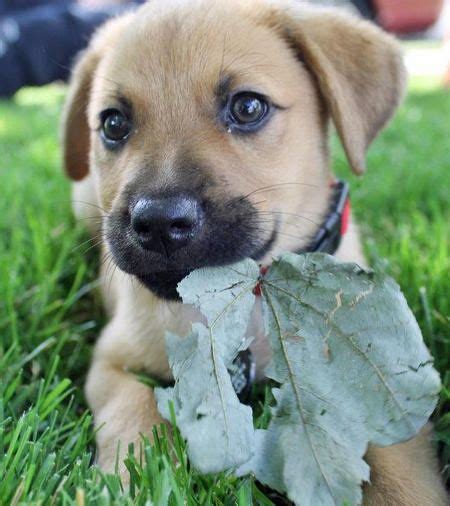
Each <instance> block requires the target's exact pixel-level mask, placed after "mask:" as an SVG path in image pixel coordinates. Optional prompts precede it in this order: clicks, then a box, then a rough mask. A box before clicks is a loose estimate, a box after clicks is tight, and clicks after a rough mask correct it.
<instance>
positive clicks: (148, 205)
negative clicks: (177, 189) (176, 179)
mask: <svg viewBox="0 0 450 506" xmlns="http://www.w3.org/2000/svg"><path fill="white" fill-rule="evenodd" d="M130 214H131V226H132V228H133V230H134V232H135V233H136V235H137V238H138V240H139V243H140V244H141V246H142V247H143V248H145V249H147V250H151V251H157V252H160V253H165V254H167V255H170V254H171V253H172V252H173V251H175V250H177V249H178V248H181V247H182V246H185V245H186V244H187V243H188V242H190V241H191V240H192V239H194V238H195V237H196V236H197V235H198V233H199V232H200V230H201V227H202V223H203V210H202V207H201V205H200V203H199V202H198V200H196V199H195V198H194V197H190V196H187V195H179V196H171V197H165V198H151V197H140V198H139V200H138V201H137V202H136V204H135V205H134V206H133V207H132V209H131V210H130Z"/></svg>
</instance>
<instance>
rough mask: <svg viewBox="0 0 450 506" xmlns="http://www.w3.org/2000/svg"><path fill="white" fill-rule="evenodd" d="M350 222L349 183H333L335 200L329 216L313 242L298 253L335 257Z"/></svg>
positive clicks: (332, 202)
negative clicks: (314, 252)
mask: <svg viewBox="0 0 450 506" xmlns="http://www.w3.org/2000/svg"><path fill="white" fill-rule="evenodd" d="M349 220H350V196H349V187H348V183H346V182H345V181H336V182H335V183H333V199H332V201H331V205H330V209H329V211H328V215H327V217H326V218H325V222H324V223H323V224H322V226H321V227H320V229H319V231H318V232H317V234H316V237H315V238H314V240H313V241H311V243H310V244H309V245H308V246H307V247H306V248H304V249H302V250H300V251H298V253H307V252H313V251H321V252H323V253H328V254H329V255H334V254H335V253H336V251H337V249H338V248H339V245H340V244H341V240H342V237H343V236H344V235H345V233H346V232H347V229H348V224H349Z"/></svg>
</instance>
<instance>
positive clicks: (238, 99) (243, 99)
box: [230, 93, 269, 127]
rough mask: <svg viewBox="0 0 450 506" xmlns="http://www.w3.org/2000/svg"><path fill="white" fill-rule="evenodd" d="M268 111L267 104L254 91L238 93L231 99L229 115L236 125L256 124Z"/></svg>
mask: <svg viewBox="0 0 450 506" xmlns="http://www.w3.org/2000/svg"><path fill="white" fill-rule="evenodd" d="M268 112H269V104H268V103H267V101H266V100H265V99H264V98H263V97H262V96H261V95H258V94H256V93H239V94H237V95H235V96H234V97H233V98H232V99H231V104H230V116H231V120H232V122H233V123H235V124H236V125H237V126H246V127H254V126H258V125H259V124H260V123H261V121H262V120H263V119H264V118H265V117H266V116H267V113H268Z"/></svg>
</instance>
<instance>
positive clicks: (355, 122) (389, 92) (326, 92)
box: [269, 6, 406, 174]
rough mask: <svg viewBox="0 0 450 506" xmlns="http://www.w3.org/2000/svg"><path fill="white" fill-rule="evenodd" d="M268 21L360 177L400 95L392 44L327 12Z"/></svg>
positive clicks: (299, 11) (275, 14)
mask: <svg viewBox="0 0 450 506" xmlns="http://www.w3.org/2000/svg"><path fill="white" fill-rule="evenodd" d="M274 19H275V20H276V23H275V25H274V24H273V21H274ZM269 22H271V23H272V27H273V28H276V29H277V30H278V31H279V32H280V34H281V35H282V36H283V37H284V38H285V39H286V40H287V41H288V43H289V44H290V45H291V46H292V47H293V48H294V50H295V51H296V53H297V55H298V57H299V58H300V59H301V60H302V61H304V62H305V64H306V65H307V67H308V68H309V70H310V71H311V72H312V74H313V75H314V76H315V78H316V81H317V85H318V88H319V90H320V93H321V94H322V97H323V99H324V101H325V104H326V105H327V108H328V110H329V112H330V114H331V117H332V119H333V122H334V124H335V126H336V129H337V132H338V134H339V137H340V139H341V142H342V144H343V146H344V149H345V152H346V155H347V158H348V161H349V163H350V166H351V167H352V169H353V171H354V172H355V173H356V174H362V173H363V172H364V170H365V154H366V151H367V148H368V146H369V144H370V143H371V141H372V140H373V139H374V138H375V136H376V135H377V133H378V132H379V131H380V129H381V128H382V127H383V126H384V125H385V124H386V123H387V121H388V120H389V119H390V117H391V116H392V114H393V112H394V110H395V108H396V107H397V105H398V104H399V102H400V100H401V98H402V97H403V93H404V89H405V83H406V72H405V68H404V64H403V59H402V56H401V53H400V50H399V46H398V45H397V43H396V41H395V40H394V38H393V37H391V36H389V35H387V34H386V33H384V32H383V31H382V30H380V29H379V28H377V27H376V26H375V25H373V24H372V23H369V22H367V21H362V20H360V19H358V18H356V17H353V16H350V15H346V14H343V13H341V12H339V11H338V10H333V9H315V8H311V7H301V6H296V7H288V8H286V9H285V10H283V9H279V8H278V9H277V8H275V9H274V10H273V11H272V13H271V15H270V19H269Z"/></svg>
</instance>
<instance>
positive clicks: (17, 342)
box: [0, 0, 450, 506]
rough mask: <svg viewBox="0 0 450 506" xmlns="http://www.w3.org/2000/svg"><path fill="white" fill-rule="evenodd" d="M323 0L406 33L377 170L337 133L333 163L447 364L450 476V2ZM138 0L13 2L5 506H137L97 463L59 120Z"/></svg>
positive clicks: (3, 161) (3, 236) (86, 301)
mask: <svg viewBox="0 0 450 506" xmlns="http://www.w3.org/2000/svg"><path fill="white" fill-rule="evenodd" d="M150 1H151V0H150ZM159 1H164V0H159ZM311 1H312V2H313V3H317V4H322V5H323V4H327V5H331V4H333V5H339V6H340V7H342V8H344V9H349V10H352V11H354V12H355V13H357V14H358V15H360V16H363V17H365V18H368V19H370V20H372V21H373V22H374V23H377V24H379V25H381V26H382V27H383V28H385V29H386V30H388V31H390V32H392V33H393V34H395V35H396V36H398V37H399V38H400V39H401V44H402V47H403V50H404V54H405V60H406V64H407V67H408V70H409V73H410V81H409V87H408V94H407V97H406V98H405V101H404V103H403V104H402V106H401V107H400V109H399V111H398V113H397V114H396V116H395V118H394V119H393V121H392V122H391V123H390V125H389V126H388V128H387V129H386V130H384V131H383V132H382V134H381V135H380V136H379V138H378V139H377V140H376V141H375V142H374V143H373V145H372V146H371V148H370V151H369V154H368V163H367V165H368V170H367V173H366V174H365V175H364V177H363V178H357V177H356V176H353V175H351V174H350V171H349V170H348V166H347V162H346V159H345V156H344V153H343V150H342V148H341V147H340V145H339V142H338V140H337V138H336V136H334V137H333V143H332V147H333V149H332V163H333V169H334V170H335V171H336V172H337V174H339V175H340V176H341V177H343V178H345V179H347V180H348V181H349V182H350V184H351V192H352V209H353V210H354V215H355V217H356V220H357V222H358V223H359V224H360V228H361V231H362V237H363V239H364V247H365V253H366V255H367V259H368V263H369V264H370V265H373V266H376V267H378V268H380V269H384V270H386V271H387V272H388V273H389V274H390V275H392V276H393V277H394V278H395V279H396V280H397V281H398V282H399V284H400V286H401V288H402V290H403V292H404V294H405V296H406V298H407V300H408V303H409V305H410V307H411V309H412V310H413V312H414V314H415V315H416V318H417V320H418V322H419V325H420V328H421V329H422V332H423V336H424V339H425V342H426V344H427V345H428V347H429V349H430V351H431V353H432V355H433V356H434V357H435V366H436V368H437V369H438V370H439V372H440V373H441V378H442V383H443V388H442V392H441V396H440V401H439V405H438V407H437V409H436V411H435V413H434V414H433V417H432V420H433V423H434V427H435V433H434V434H435V436H434V437H435V438H436V442H437V443H438V446H439V453H440V458H441V460H440V461H441V470H442V475H443V478H444V479H445V480H447V483H449V484H450V297H449V289H448V279H449V272H450V254H449V234H450V227H449V223H450V213H449V194H450V129H449V127H450V26H449V21H450V0H353V1H350V0H333V1H331V0H322V1H319V0H311ZM136 3H138V2H136ZM136 3H133V2H131V3H129V2H128V3H127V2H124V1H122V2H121V1H111V0H80V1H78V2H74V1H72V0H0V188H1V197H0V477H1V479H0V504H2V505H3V504H5V505H6V504H12V505H16V504H17V505H18V504H55V505H59V504H64V505H72V504H73V505H78V506H79V505H80V504H86V505H90V504H93V505H97V504H102V505H103V504H105V505H106V504H120V505H121V504H124V505H125V504H126V505H129V504H135V503H134V502H126V500H121V499H119V496H120V487H119V485H118V482H117V477H116V479H115V480H112V481H111V480H109V481H107V479H106V478H105V477H104V476H102V475H99V474H98V471H97V470H96V468H95V467H93V466H91V465H90V464H91V463H92V461H93V455H94V433H93V429H92V424H91V415H90V413H89V410H88V409H87V406H86V401H85V398H84V395H83V384H84V381H85V377H86V371H87V368H88V364H89V362H90V355H91V350H92V344H93V342H94V340H95V339H96V337H97V336H98V334H99V332H100V329H101V328H102V326H103V325H104V324H105V315H104V313H103V309H102V305H101V300H100V297H99V295H98V290H97V289H98V283H97V271H98V264H99V260H98V254H97V252H96V251H95V248H94V246H95V241H94V244H93V242H92V238H91V239H89V237H88V236H87V234H86V231H85V230H84V227H83V224H82V223H81V224H80V223H78V224H77V223H75V221H74V219H73V216H72V211H71V197H70V184H69V181H67V179H66V177H65V176H64V174H63V171H62V169H61V167H62V163H61V154H60V146H59V139H58V137H59V127H58V125H59V121H60V115H61V108H62V104H63V101H64V96H65V93H66V85H65V81H66V80H67V78H68V76H69V73H70V68H71V65H72V62H73V60H74V58H75V57H76V54H77V53H78V52H79V51H80V50H82V49H83V48H84V47H86V45H87V43H88V40H89V38H90V36H91V35H92V33H93V31H94V30H95V29H96V27H97V26H99V24H101V23H103V22H104V21H105V20H106V19H107V18H108V17H110V16H113V15H115V14H117V13H120V12H122V11H124V10H127V9H130V8H135V6H136ZM155 459H156V460H155V461H154V462H152V467H151V472H149V473H147V474H146V473H145V472H142V473H141V472H140V473H141V475H142V477H143V478H142V479H143V480H144V481H143V485H142V486H140V488H139V492H136V494H138V493H139V498H140V499H141V501H140V502H139V504H144V503H145V504H162V503H160V502H158V499H157V497H158V495H157V494H158V490H159V489H158V486H159V484H161V483H165V482H166V481H167V480H168V478H167V476H169V475H170V473H171V472H172V471H171V470H170V469H169V467H168V466H169V464H167V462H166V463H164V462H163V461H160V460H157V457H155ZM155 469H156V470H155ZM158 469H159V471H158ZM177 472H178V471H177ZM155 473H156V474H155ZM158 473H159V474H158ZM164 473H166V474H164ZM167 473H169V474H167ZM146 476H151V477H152V478H151V479H149V481H148V482H147V481H145V480H147V478H146ZM170 476H172V475H170ZM180 476H181V475H180ZM170 479H172V477H171V478H170ZM183 479H184V478H183ZM164 480H166V481H164ZM170 483H172V482H171V481H170ZM183 483H184V481H183ZM183 487H188V488H189V487H191V488H192V491H193V492H192V494H194V495H195V496H199V497H200V496H202V494H203V496H202V497H207V498H208V501H209V502H205V503H202V504H230V501H229V498H230V497H235V496H236V494H237V492H236V491H237V490H240V491H242V490H244V491H245V490H247V491H248V490H250V492H248V493H249V494H250V493H254V494H255V497H259V498H260V499H261V497H260V496H261V494H262V492H261V491H259V492H258V490H257V484H255V483H252V482H251V481H250V480H241V481H236V479H233V478H232V477H227V478H226V477H225V476H219V477H216V476H207V477H205V476H201V477H197V478H195V479H193V480H191V478H189V480H187V481H186V484H184V485H183ZM245 487H247V488H245ZM252 491H253V492H252ZM182 493H183V494H184V493H185V490H184V488H183V489H182ZM246 493H247V492H246ZM258 494H259V496H258ZM74 498H77V500H75V499H74ZM80 498H81V499H80ZM171 500H173V501H174V502H171V503H170V504H178V502H177V501H176V500H175V499H174V498H173V497H172V499H171ZM108 501H109V502H108ZM195 504H200V503H197V502H196V503H195ZM233 504H234V503H233ZM239 504H247V503H241V502H240V503H239ZM248 504H250V502H248ZM254 504H264V505H267V504H271V503H268V502H267V501H266V502H264V501H262V500H261V501H260V500H259V499H258V500H256V499H255V501H254ZM423 506H428V505H423ZM430 506H431V505H430Z"/></svg>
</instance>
